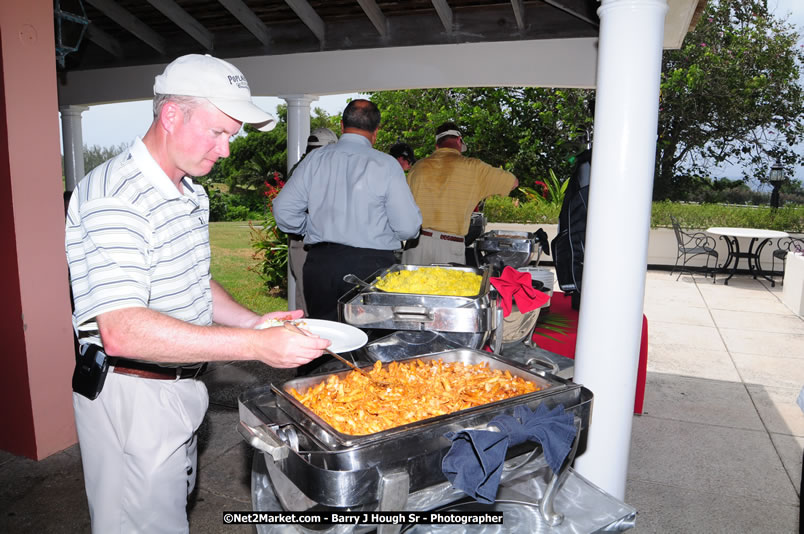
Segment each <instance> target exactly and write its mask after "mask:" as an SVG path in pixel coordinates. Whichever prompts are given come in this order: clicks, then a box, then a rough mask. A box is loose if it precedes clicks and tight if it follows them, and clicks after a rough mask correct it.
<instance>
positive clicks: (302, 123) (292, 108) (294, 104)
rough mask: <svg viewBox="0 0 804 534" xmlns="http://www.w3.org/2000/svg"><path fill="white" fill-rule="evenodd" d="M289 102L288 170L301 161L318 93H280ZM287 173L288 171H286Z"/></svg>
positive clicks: (291, 300) (292, 288)
mask: <svg viewBox="0 0 804 534" xmlns="http://www.w3.org/2000/svg"><path fill="white" fill-rule="evenodd" d="M279 97H280V98H284V99H285V102H287V104H288V172H290V169H292V168H293V166H294V165H296V163H298V162H299V160H300V159H301V157H302V155H303V154H304V150H305V149H306V148H307V138H308V137H309V136H310V104H311V103H312V102H314V101H316V100H318V96H317V95H306V94H298V95H279ZM286 174H287V173H286ZM288 309H289V310H295V309H296V279H295V278H294V277H293V273H292V272H291V270H290V261H288Z"/></svg>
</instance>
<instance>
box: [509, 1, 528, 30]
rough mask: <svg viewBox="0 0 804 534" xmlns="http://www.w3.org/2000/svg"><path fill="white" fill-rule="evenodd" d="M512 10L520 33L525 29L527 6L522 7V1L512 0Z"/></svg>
mask: <svg viewBox="0 0 804 534" xmlns="http://www.w3.org/2000/svg"><path fill="white" fill-rule="evenodd" d="M511 8H513V10H514V18H516V27H517V28H519V31H523V30H524V29H525V6H524V5H522V0H511Z"/></svg>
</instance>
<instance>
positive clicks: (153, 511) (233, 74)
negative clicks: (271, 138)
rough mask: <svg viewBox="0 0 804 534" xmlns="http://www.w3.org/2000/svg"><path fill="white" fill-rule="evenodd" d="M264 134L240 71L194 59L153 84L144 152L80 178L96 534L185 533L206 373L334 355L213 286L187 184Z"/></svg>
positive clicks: (77, 292)
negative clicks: (253, 130) (239, 140)
mask: <svg viewBox="0 0 804 534" xmlns="http://www.w3.org/2000/svg"><path fill="white" fill-rule="evenodd" d="M244 122H246V123H251V124H254V125H255V126H257V127H258V128H259V129H261V130H264V131H266V130H270V129H271V128H273V126H274V124H275V121H274V119H273V117H271V116H270V115H269V114H267V113H265V112H264V111H263V110H261V109H260V108H258V107H257V106H255V105H254V104H253V103H252V101H251V91H250V90H249V86H248V83H247V82H246V78H245V77H244V76H243V74H242V73H241V72H240V71H239V70H238V69H237V68H236V67H235V66H234V65H232V64H230V63H227V62H226V61H222V60H220V59H217V58H214V57H212V56H208V55H206V56H202V55H198V54H191V55H187V56H182V57H180V58H178V59H176V60H175V61H174V62H172V63H170V64H169V65H168V66H167V67H166V68H165V71H164V72H163V73H162V74H160V75H159V76H157V77H156V80H155V83H154V117H153V122H152V123H151V126H150V127H149V129H148V131H147V132H146V133H145V135H144V136H143V137H142V139H136V140H135V141H134V143H133V144H132V145H131V146H130V147H129V148H128V149H127V150H125V151H123V152H122V153H121V154H120V155H118V156H116V157H114V158H112V159H110V160H109V161H107V162H105V163H102V164H101V165H99V166H98V167H96V168H95V169H93V170H92V171H91V172H90V173H89V174H88V175H87V176H86V177H85V178H84V179H82V180H81V181H80V182H79V183H78V185H77V187H76V189H75V191H74V193H73V195H72V196H71V198H70V203H69V207H68V210H67V224H66V228H65V233H66V237H65V248H66V253H67V262H68V264H69V268H70V281H71V288H72V294H73V303H74V313H73V327H74V329H75V332H76V334H77V337H78V340H79V343H80V357H79V358H78V362H77V365H76V370H75V374H74V375H73V389H74V391H75V393H73V407H74V410H75V424H76V429H77V430H78V441H79V443H80V445H81V461H82V464H83V468H84V485H85V487H86V492H87V500H88V502H89V512H90V517H91V521H92V531H93V532H94V533H96V534H97V533H103V534H107V533H112V532H114V533H127V532H148V533H162V532H165V533H166V532H171V533H174V532H189V525H188V522H187V495H188V494H189V493H190V491H192V489H193V486H194V485H195V477H196V471H197V470H196V457H197V455H196V453H197V450H196V448H197V441H196V431H197V430H198V427H199V425H200V424H201V421H202V420H203V419H204V414H205V413H206V411H207V406H208V403H209V398H208V395H207V389H206V387H205V386H204V383H203V382H201V381H200V380H197V377H198V375H199V373H200V372H201V371H202V369H203V365H202V364H203V362H209V361H231V360H259V361H262V362H263V363H266V364H268V365H271V366H274V367H298V366H299V365H302V364H305V363H307V362H309V361H310V360H312V359H314V358H316V357H318V356H320V355H321V354H322V351H323V349H324V348H325V347H327V346H328V345H329V344H330V343H329V341H327V340H325V339H321V338H318V337H306V336H302V335H299V334H295V333H293V332H291V331H290V330H288V329H286V328H281V327H279V328H266V329H263V330H260V329H257V328H256V327H257V326H259V325H261V324H263V323H265V322H266V320H267V319H274V318H279V317H282V318H285V317H289V318H298V317H301V316H302V312H301V311H300V310H297V311H294V312H282V313H272V314H267V315H259V314H257V313H254V312H253V311H251V310H249V309H247V308H245V307H243V306H241V305H240V304H238V303H237V302H236V301H235V300H234V299H233V298H232V297H231V296H229V294H228V293H227V292H226V291H225V290H224V289H223V287H222V286H221V285H220V284H218V283H217V282H216V281H215V280H213V279H212V277H211V276H210V271H209V267H210V245H209V228H208V222H209V198H208V197H207V195H206V193H205V192H204V189H203V188H202V187H201V186H199V185H198V184H196V183H194V182H193V180H192V177H195V176H203V175H205V174H207V173H208V172H209V171H210V169H211V168H212V165H213V164H214V163H215V161H217V160H218V159H220V158H225V157H226V156H228V155H229V139H230V138H231V137H232V136H233V135H235V134H237V133H238V132H239V131H240V128H241V126H242V124H243V123H244Z"/></svg>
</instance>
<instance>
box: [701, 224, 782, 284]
mask: <svg viewBox="0 0 804 534" xmlns="http://www.w3.org/2000/svg"><path fill="white" fill-rule="evenodd" d="M706 232H707V233H709V234H713V235H717V236H720V239H722V240H724V241H725V242H726V246H727V247H728V250H729V255H728V257H727V258H726V263H724V264H723V268H722V270H723V272H726V271H727V270H728V269H729V266H731V272H730V273H729V276H728V278H726V279H725V280H724V281H723V283H724V284H726V285H728V283H729V280H730V279H731V277H732V276H734V273H735V272H737V264H738V263H739V261H740V258H745V259H746V261H748V270H749V272H750V273H751V274H752V275H753V277H754V279H756V277H757V275H759V276H762V277H763V278H764V279H765V280H767V281H768V282H770V283H771V287H775V286H776V282H774V281H773V279H772V278H771V277H769V276H768V275H767V274H765V271H763V270H762V265H761V264H760V261H759V256H760V254H762V249H763V248H765V245H767V244H768V242H769V241H770V240H771V239H778V238H780V237H787V232H780V231H778V230H763V229H760V228H730V227H721V226H716V227H713V228H709V229H707V230H706ZM740 237H744V238H747V239H750V240H751V242H750V243H749V244H748V252H741V251H740V241H739V239H738V238H740ZM757 242H759V244H757ZM732 262H734V265H731V264H732Z"/></svg>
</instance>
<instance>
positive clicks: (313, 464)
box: [239, 349, 592, 507]
mask: <svg viewBox="0 0 804 534" xmlns="http://www.w3.org/2000/svg"><path fill="white" fill-rule="evenodd" d="M438 358H441V359H442V360H444V361H445V362H452V361H461V362H465V363H467V364H476V363H481V362H486V363H488V365H489V367H491V368H493V369H501V370H508V371H509V372H511V373H512V374H515V375H517V376H520V377H522V378H524V379H526V380H532V381H534V382H537V383H538V384H540V385H542V386H543V388H544V389H542V390H541V391H536V392H533V393H528V394H525V395H520V396H517V397H512V398H510V399H505V400H502V401H498V402H493V403H489V404H486V405H483V406H477V407H474V408H469V409H467V410H461V411H459V412H455V413H452V414H447V415H443V416H438V417H433V418H430V419H426V420H423V421H418V422H415V423H411V424H408V425H403V426H400V427H396V428H392V429H388V430H384V431H382V432H377V433H374V434H369V435H365V436H352V435H347V434H342V433H340V432H338V431H337V430H335V429H334V428H332V427H331V426H330V425H328V424H327V423H326V422H324V421H323V420H322V419H321V418H319V417H318V416H316V415H315V414H314V413H313V412H312V411H310V410H309V409H307V408H306V407H304V406H303V405H302V404H301V403H299V402H298V401H297V400H296V399H295V398H294V397H293V396H292V395H291V394H290V393H289V389H290V388H291V387H295V388H296V389H297V390H298V389H300V388H302V389H303V388H306V387H310V386H314V385H316V384H317V383H319V382H321V381H323V380H326V379H327V378H328V377H329V376H330V374H326V375H317V376H310V377H302V378H296V379H292V380H289V381H287V382H285V383H283V384H281V385H279V386H277V385H272V386H270V388H269V387H263V388H259V389H256V390H250V391H248V392H246V393H244V394H243V395H241V398H240V399H239V401H240V402H239V404H240V419H241V433H243V434H244V436H245V437H247V440H248V441H249V443H251V445H252V446H254V447H255V448H257V449H259V450H262V451H263V452H265V453H266V454H268V455H269V456H270V457H271V458H272V459H273V463H274V464H275V466H276V468H277V469H278V470H279V471H281V472H282V473H283V476H285V477H287V478H288V479H289V480H290V481H291V482H292V483H293V484H294V485H295V486H297V487H298V488H299V489H300V490H301V491H302V492H303V493H304V494H305V495H306V496H307V497H308V498H309V499H312V500H313V501H315V502H317V503H319V504H321V505H324V506H332V507H351V506H360V505H364V504H366V503H371V502H377V501H378V499H379V498H380V496H381V494H382V490H383V487H384V486H383V484H385V483H384V482H383V481H385V480H386V479H387V478H388V477H389V476H391V475H389V473H397V475H399V476H401V477H402V478H403V479H404V481H405V482H404V486H405V488H406V489H407V490H408V491H411V492H412V491H418V490H421V489H424V488H427V487H430V486H432V485H435V484H440V483H443V482H444V481H445V477H444V475H443V473H442V472H441V461H442V459H443V457H444V455H445V454H446V453H447V451H448V450H449V448H450V446H451V442H450V441H449V440H448V439H447V438H446V437H444V434H445V433H447V432H449V431H458V430H462V429H470V428H486V425H487V424H488V423H489V422H490V421H491V420H492V419H493V418H494V417H495V416H497V415H499V414H501V413H508V414H512V413H513V410H514V408H515V407H516V406H520V405H527V406H528V407H529V408H530V409H532V410H535V408H536V407H537V406H538V405H540V404H545V405H546V406H547V407H548V408H552V407H554V406H556V405H558V404H562V405H563V406H564V409H565V410H566V411H567V412H569V413H573V415H574V416H575V419H576V424H578V426H579V427H580V428H581V429H585V428H586V427H587V426H588V423H589V414H590V411H591V402H592V395H591V392H589V391H588V390H586V389H585V388H583V387H582V386H580V385H577V384H574V383H572V382H568V381H566V380H564V379H561V378H559V377H556V376H553V375H549V374H546V373H542V372H539V371H533V370H528V369H527V368H525V367H521V366H519V365H518V364H514V363H511V362H506V361H504V360H501V359H499V358H497V357H495V356H494V355H491V354H489V353H486V352H481V351H476V350H471V349H458V350H454V351H447V352H442V353H439V354H433V355H429V356H422V357H420V359H422V360H429V359H438ZM347 372H348V371H342V372H339V373H333V374H336V375H339V376H342V375H345V374H346V373H347ZM534 450H540V449H539V446H538V445H536V444H534V443H529V442H526V443H523V444H521V445H518V446H516V447H512V448H511V449H509V451H508V455H507V458H515V457H518V456H521V455H523V454H526V453H527V452H528V451H534ZM397 475H394V476H397Z"/></svg>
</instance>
